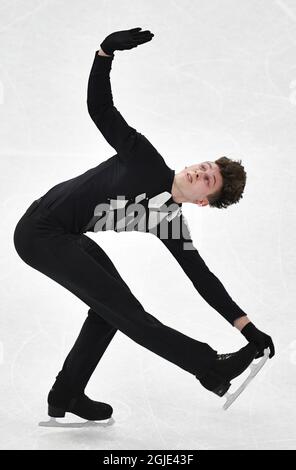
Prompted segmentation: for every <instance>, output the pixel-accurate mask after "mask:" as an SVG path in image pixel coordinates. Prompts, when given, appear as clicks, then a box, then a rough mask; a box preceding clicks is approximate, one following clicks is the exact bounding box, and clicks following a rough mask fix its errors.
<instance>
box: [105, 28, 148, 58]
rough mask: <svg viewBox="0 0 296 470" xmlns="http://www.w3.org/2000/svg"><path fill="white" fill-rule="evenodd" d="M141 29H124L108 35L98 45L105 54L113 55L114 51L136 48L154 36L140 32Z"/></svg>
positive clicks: (146, 31)
mask: <svg viewBox="0 0 296 470" xmlns="http://www.w3.org/2000/svg"><path fill="white" fill-rule="evenodd" d="M141 29H142V28H132V29H125V30H123V31H115V32H114V33H111V34H109V36H107V37H106V38H105V39H104V41H103V42H102V43H101V44H100V46H101V48H102V50H103V51H104V52H105V54H110V55H111V54H113V52H114V51H125V50H127V49H132V48H133V47H138V46H139V45H140V44H144V43H145V42H148V41H151V39H152V38H153V36H154V34H153V33H151V31H149V30H145V31H141Z"/></svg>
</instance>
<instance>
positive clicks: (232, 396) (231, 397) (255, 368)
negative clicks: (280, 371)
mask: <svg viewBox="0 0 296 470" xmlns="http://www.w3.org/2000/svg"><path fill="white" fill-rule="evenodd" d="M269 354H270V350H269V348H266V349H264V356H263V357H262V359H261V360H260V361H259V362H258V363H255V364H250V369H251V372H250V374H249V376H248V377H247V378H246V380H245V381H244V382H243V383H242V384H241V385H240V386H239V387H238V388H237V389H236V391H235V392H234V393H228V392H226V393H225V396H226V402H225V403H224V405H223V410H227V409H228V408H229V407H230V405H232V403H233V402H234V401H235V400H236V399H237V397H238V396H239V395H240V394H241V393H242V392H243V391H244V390H245V388H246V387H247V386H248V385H249V383H250V382H251V380H253V378H254V377H255V375H257V374H258V372H259V370H260V369H261V368H262V367H263V366H264V364H265V363H266V361H267V359H268V357H269Z"/></svg>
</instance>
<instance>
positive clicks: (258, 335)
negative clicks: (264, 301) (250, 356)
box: [241, 322, 274, 359]
mask: <svg viewBox="0 0 296 470" xmlns="http://www.w3.org/2000/svg"><path fill="white" fill-rule="evenodd" d="M241 334H242V335H244V337H245V338H246V339H247V341H249V343H254V344H255V346H257V350H258V353H257V355H256V356H255V359H258V357H262V356H263V355H264V349H266V348H269V350H270V354H269V358H272V357H273V356H274V344H273V342H272V339H271V337H270V336H268V335H267V334H266V333H263V332H262V331H260V330H258V329H257V328H256V326H255V325H254V324H253V323H252V322H249V323H247V324H246V326H244V327H243V329H242V330H241Z"/></svg>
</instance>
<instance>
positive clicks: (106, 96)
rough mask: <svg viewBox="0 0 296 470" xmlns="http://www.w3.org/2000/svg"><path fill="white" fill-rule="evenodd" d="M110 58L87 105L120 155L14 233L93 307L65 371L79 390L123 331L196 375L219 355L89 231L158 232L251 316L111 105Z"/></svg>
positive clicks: (234, 309)
mask: <svg viewBox="0 0 296 470" xmlns="http://www.w3.org/2000/svg"><path fill="white" fill-rule="evenodd" d="M113 59H114V56H112V57H104V56H99V55H98V53H97V51H96V53H95V58H94V61H93V65H92V69H91V72H90V77H89V82H88V97H87V105H88V110H89V113H90V116H91V118H92V119H93V121H94V123H95V124H96V126H97V127H98V129H99V130H100V132H101V133H102V135H103V136H104V137H105V139H106V140H107V142H108V143H109V144H110V145H111V146H112V147H113V148H114V149H115V150H116V152H117V153H116V155H114V156H112V157H111V158H109V159H107V160H105V161H104V162H102V163H100V164H99V165H98V166H96V167H94V168H91V169H89V170H88V171H86V172H85V173H83V174H82V175H79V176H77V177H74V178H71V179H70V180H68V181H64V182H62V183H59V184H57V185H56V186H54V187H53V188H51V189H50V190H49V191H48V192H47V193H45V194H44V195H43V196H41V197H40V198H39V199H37V200H36V201H34V202H33V204H31V206H30V207H29V208H28V209H27V211H26V212H25V214H24V215H23V216H22V217H21V219H20V220H19V222H18V224H17V226H16V229H15V232H14V244H15V248H16V250H17V252H18V254H19V256H20V257H21V258H22V259H23V260H24V261H25V262H26V263H27V264H28V265H30V266H31V267H33V268H34V269H37V270H38V271H40V272H42V273H43V274H45V275H46V276H48V277H50V278H51V279H53V280H55V281H56V282H58V283H59V284H60V285H62V286H64V287H65V288H66V289H68V290H69V291H71V292H72V293H73V294H74V295H76V296H77V297H79V298H80V299H81V300H82V301H83V302H85V303H86V304H87V305H88V306H89V310H88V316H87V318H86V320H85V322H84V325H83V327H82V330H81V332H80V334H79V337H78V338H77V340H76V342H75V344H74V346H73V348H72V350H71V351H70V353H69V355H68V356H67V358H66V360H65V362H64V365H63V368H62V370H61V372H60V373H59V377H62V378H63V380H64V381H65V382H66V383H67V384H68V385H69V387H71V390H73V392H75V393H80V392H81V391H83V390H84V388H85V386H86V384H87V382H88V380H89V378H90V376H91V374H92V373H93V371H94V369H95V367H96V366H97V364H98V362H99V360H100V358H101V357H102V355H103V354H104V351H105V350H106V348H107V347H108V344H109V343H110V341H111V340H112V338H113V336H114V334H115V333H116V331H117V329H119V330H120V331H122V332H123V333H124V334H126V335H127V336H129V337H130V338H131V339H133V340H134V341H135V342H137V343H138V344H141V345H142V346H143V347H145V348H147V349H149V350H150V351H152V352H154V353H155V354H158V355H159V356H161V357H163V358H165V359H167V360H168V361H170V362H173V363H174V364H176V365H178V366H179V367H181V368H183V369H184V370H186V371H188V372H190V373H192V374H194V375H195V376H197V377H200V376H202V375H204V374H205V373H206V371H207V370H208V369H209V367H210V364H212V362H213V359H214V358H215V357H216V353H217V352H216V351H215V350H213V349H212V348H211V347H210V346H209V345H207V344H205V343H201V342H199V341H197V340H195V339H192V338H190V337H188V336H186V335H184V334H182V333H180V332H178V331H176V330H174V329H172V328H170V327H168V326H166V325H164V324H163V323H161V322H159V321H158V320H157V319H156V318H155V317H153V316H152V315H150V314H149V313H147V312H146V311H145V309H144V307H143V306H142V305H141V303H140V302H139V301H138V300H137V299H136V298H135V296H134V295H133V293H132V292H131V290H130V288H129V287H128V285H127V284H126V283H125V281H124V280H123V279H122V278H121V276H120V274H119V273H118V271H117V269H116V268H115V266H114V264H113V263H112V261H111V260H110V258H109V257H108V256H107V254H106V253H105V252H104V251H103V249H102V248H101V247H100V246H99V245H97V244H96V243H95V242H94V241H93V240H92V239H91V238H89V237H87V235H85V232H87V231H93V232H96V231H98V230H110V229H111V230H116V231H117V232H120V231H123V230H141V231H145V232H147V233H150V234H153V235H155V236H157V237H158V238H159V239H160V240H161V241H162V243H164V245H165V246H166V247H167V248H168V249H169V251H170V252H171V253H172V255H173V256H174V257H175V259H176V260H177V262H178V263H179V264H180V266H181V267H182V269H183V270H184V272H185V273H186V274H187V276H188V277H189V278H190V280H191V281H192V283H193V285H194V287H195V288H196V290H197V291H198V292H199V293H200V295H202V297H203V298H204V299H205V300H206V301H207V302H208V303H209V304H210V305H211V306H212V307H213V308H214V309H216V310H217V311H218V312H219V313H220V314H221V315H222V316H223V317H224V318H225V319H226V320H227V321H228V322H229V323H230V324H231V325H233V323H234V320H235V319H236V318H239V317H241V316H243V315H246V313H245V312H243V311H242V310H241V308H240V307H239V306H238V305H237V304H236V303H235V302H234V301H233V300H232V298H231V297H230V296H229V294H228V293H227V292H226V290H225V288H224V286H223V285H222V283H221V282H220V281H219V279H218V278H217V277H216V276H215V275H214V274H213V273H212V272H211V271H210V270H209V268H208V267H207V265H206V264H205V262H204V261H203V259H202V258H201V256H200V255H199V253H198V251H197V250H196V248H195V247H194V245H193V243H192V239H191V238H190V232H189V229H188V224H187V222H186V220H185V217H184V216H183V214H182V204H176V203H174V201H173V199H172V197H171V192H170V191H171V188H172V184H173V180H174V175H175V171H174V170H172V169H171V168H169V167H168V166H167V164H166V163H165V161H164V159H163V157H162V156H161V155H160V154H159V153H158V152H157V150H156V149H155V148H154V147H153V145H152V144H151V143H150V142H149V141H148V140H147V138H146V137H145V136H144V135H142V134H141V133H139V132H137V131H136V129H134V128H133V127H131V126H129V125H128V124H127V123H126V121H125V120H124V119H123V117H122V116H121V114H120V113H119V112H118V110H117V109H116V107H115V106H114V104H113V98H112V92H111V85H110V70H111V64H112V61H113ZM139 208H140V210H139ZM180 227H181V229H180Z"/></svg>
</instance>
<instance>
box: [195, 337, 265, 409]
mask: <svg viewBox="0 0 296 470" xmlns="http://www.w3.org/2000/svg"><path fill="white" fill-rule="evenodd" d="M257 352H258V351H257V348H256V346H255V345H254V344H253V343H248V344H247V345H246V346H244V347H243V348H241V349H240V350H239V351H236V352H234V353H227V354H218V355H217V357H216V358H215V359H214V362H213V365H212V366H211V368H210V370H209V371H208V372H207V374H206V375H204V376H203V377H197V376H196V377H197V379H198V380H199V381H200V383H201V384H202V385H203V387H205V388H206V389H207V390H210V391H211V392H213V393H215V394H216V395H218V396H219V397H222V396H223V395H225V394H226V392H227V390H228V389H229V387H230V386H231V382H230V381H231V380H232V379H234V378H235V377H237V376H239V375H240V374H242V373H243V372H244V371H245V370H246V369H247V367H248V366H249V365H250V364H251V362H252V361H253V359H254V358H255V356H256V354H257ZM232 401H233V400H232ZM228 406H229V405H228Z"/></svg>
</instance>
